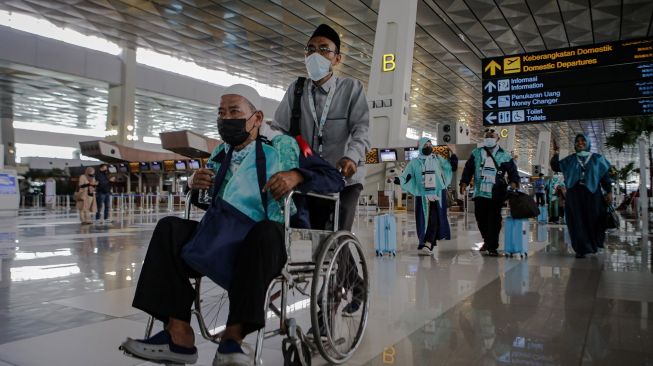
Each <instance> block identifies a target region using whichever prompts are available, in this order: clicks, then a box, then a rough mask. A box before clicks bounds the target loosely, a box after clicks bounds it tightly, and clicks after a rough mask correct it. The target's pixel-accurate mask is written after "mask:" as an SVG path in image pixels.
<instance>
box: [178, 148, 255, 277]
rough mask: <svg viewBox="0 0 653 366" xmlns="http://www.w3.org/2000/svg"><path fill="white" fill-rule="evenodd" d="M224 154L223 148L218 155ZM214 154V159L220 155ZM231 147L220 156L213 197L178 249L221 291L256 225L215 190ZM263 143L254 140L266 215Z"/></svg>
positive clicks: (225, 168) (220, 184)
mask: <svg viewBox="0 0 653 366" xmlns="http://www.w3.org/2000/svg"><path fill="white" fill-rule="evenodd" d="M223 153H224V150H223V152H222V153H221V154H223ZM219 155H220V154H218V156H217V158H218V159H219V158H221V157H220V156H219ZM232 155H233V149H230V150H229V152H227V153H226V157H224V155H223V157H224V159H222V163H221V165H220V169H218V173H217V174H216V175H215V179H214V181H213V192H216V193H215V194H214V197H213V200H212V201H211V205H210V206H209V208H208V210H207V211H206V213H205V214H204V217H202V220H201V221H200V223H199V225H198V226H197V229H196V230H195V233H194V234H193V237H192V239H191V240H190V241H189V242H188V243H187V244H186V245H184V247H183V248H182V251H181V256H182V258H183V260H184V261H185V262H186V263H187V264H188V265H189V266H190V267H191V268H193V269H194V270H196V271H197V272H199V273H201V274H203V275H205V276H207V277H209V278H210V279H211V280H212V281H213V282H215V283H217V284H218V285H219V286H220V287H222V288H224V289H225V290H229V287H230V285H231V280H232V275H233V266H234V261H235V258H236V254H237V253H238V247H240V245H241V243H242V242H243V240H245V237H246V236H247V234H248V233H249V231H250V230H251V229H252V227H253V226H254V225H255V224H256V222H255V221H254V220H252V219H251V218H250V217H249V216H247V215H245V214H244V213H242V212H241V211H239V210H238V209H237V208H235V207H234V206H232V205H231V204H229V202H227V201H225V200H224V199H222V198H221V197H220V196H219V195H218V194H217V192H219V190H220V187H221V186H222V183H223V182H224V180H225V177H226V175H227V170H228V169H229V164H230V162H231V157H232ZM266 174H267V172H266V167H265V154H264V152H263V143H262V142H261V140H260V139H257V140H256V175H257V177H258V187H259V192H260V193H261V202H262V203H263V209H264V211H265V216H266V217H267V215H268V212H267V206H268V205H267V201H268V196H267V193H263V187H264V186H265V181H266V177H267V175H266Z"/></svg>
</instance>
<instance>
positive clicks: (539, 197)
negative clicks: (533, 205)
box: [535, 193, 546, 206]
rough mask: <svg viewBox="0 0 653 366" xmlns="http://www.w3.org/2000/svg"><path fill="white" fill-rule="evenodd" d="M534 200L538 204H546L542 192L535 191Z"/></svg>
mask: <svg viewBox="0 0 653 366" xmlns="http://www.w3.org/2000/svg"><path fill="white" fill-rule="evenodd" d="M535 200H536V201H537V205H538V206H544V205H545V204H546V200H545V199H544V193H535Z"/></svg>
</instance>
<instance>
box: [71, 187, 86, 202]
mask: <svg viewBox="0 0 653 366" xmlns="http://www.w3.org/2000/svg"><path fill="white" fill-rule="evenodd" d="M82 194H83V192H82V191H81V190H78V191H75V193H73V200H74V201H75V202H77V201H83V200H84V197H83V196H82Z"/></svg>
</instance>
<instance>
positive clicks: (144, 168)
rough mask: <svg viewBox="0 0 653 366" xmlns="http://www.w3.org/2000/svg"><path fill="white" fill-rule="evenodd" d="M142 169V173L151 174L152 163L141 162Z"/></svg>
mask: <svg viewBox="0 0 653 366" xmlns="http://www.w3.org/2000/svg"><path fill="white" fill-rule="evenodd" d="M139 164H140V169H141V171H142V172H149V171H150V163H148V162H145V161H141V162H140V163H139Z"/></svg>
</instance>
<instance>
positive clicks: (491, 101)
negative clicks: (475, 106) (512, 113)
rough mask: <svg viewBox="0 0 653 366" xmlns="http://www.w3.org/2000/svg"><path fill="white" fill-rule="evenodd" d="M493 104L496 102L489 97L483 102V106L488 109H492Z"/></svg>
mask: <svg viewBox="0 0 653 366" xmlns="http://www.w3.org/2000/svg"><path fill="white" fill-rule="evenodd" d="M495 104H497V101H496V100H494V98H493V97H489V98H487V100H486V101H485V105H486V106H487V107H488V108H494V105H495Z"/></svg>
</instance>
